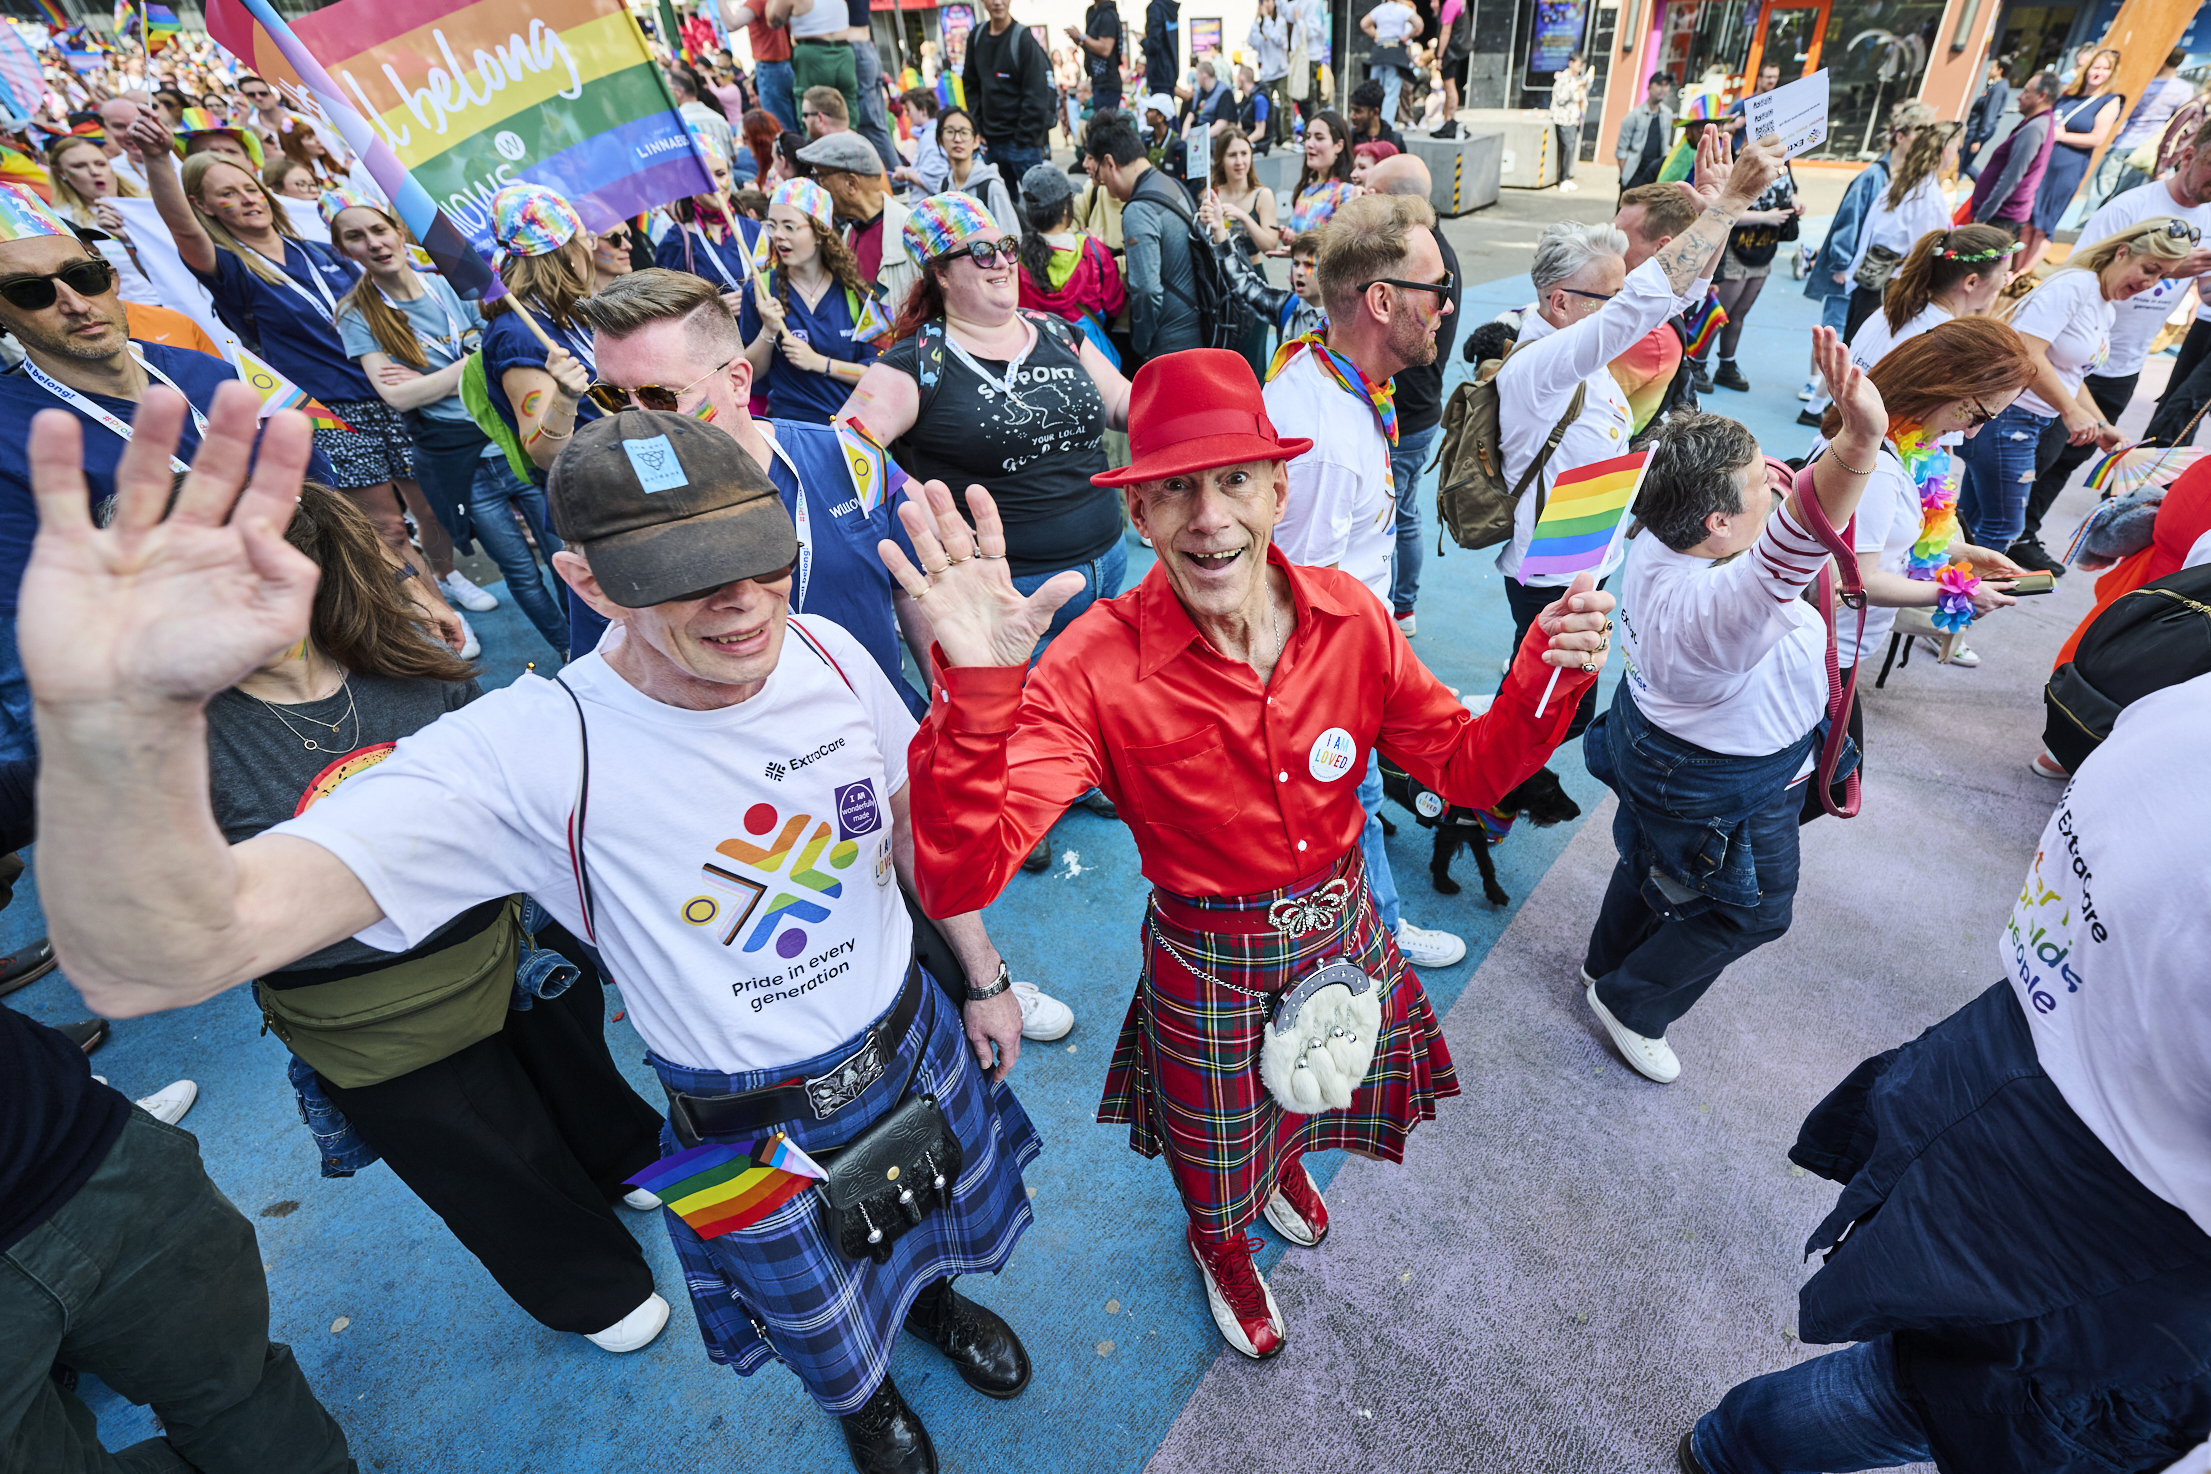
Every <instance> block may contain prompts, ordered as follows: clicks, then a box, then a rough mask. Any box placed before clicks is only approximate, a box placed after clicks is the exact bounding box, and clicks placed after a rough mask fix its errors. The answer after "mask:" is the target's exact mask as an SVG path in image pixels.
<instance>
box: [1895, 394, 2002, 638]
mask: <svg viewBox="0 0 2211 1474" xmlns="http://www.w3.org/2000/svg"><path fill="white" fill-rule="evenodd" d="M1889 440H1890V442H1891V443H1892V444H1893V445H1895V447H1896V455H1897V459H1899V460H1900V461H1902V462H1903V464H1904V474H1905V475H1906V476H1908V477H1910V478H1911V481H1912V484H1913V485H1914V486H1916V487H1917V488H1918V489H1919V536H1918V538H1916V539H1915V540H1914V541H1913V543H1912V552H1911V561H1910V563H1909V565H1908V566H1907V567H1906V568H1905V573H1906V575H1907V576H1909V577H1911V578H1916V579H1918V580H1920V581H1921V582H1923V583H1926V582H1932V583H1933V584H1934V585H1935V588H1936V594H1935V612H1934V616H1933V618H1934V623H1935V628H1936V629H1939V630H1941V631H1942V632H1943V633H1945V634H1955V633H1957V632H1958V631H1960V630H1963V629H1964V628H1965V627H1966V626H1967V625H1969V624H1971V623H1972V622H1973V595H1974V594H1975V593H1976V592H1977V591H1978V590H1979V589H1980V587H1981V580H1980V579H1979V577H1978V576H1976V575H1975V574H1974V572H1973V569H1972V566H1971V565H1970V564H1968V563H1966V562H1965V560H1963V559H1962V558H1961V559H1958V560H1956V561H1952V559H1951V557H1950V544H1951V543H1953V542H1955V541H1956V540H1957V536H1958V490H1957V481H1956V477H1955V476H1954V474H1953V471H1952V467H1953V464H1954V463H1953V462H1952V460H1951V458H1950V452H1949V451H1947V450H1944V449H1943V448H1942V446H1941V445H1939V444H1936V443H1932V442H1930V441H1929V440H1928V438H1927V432H1926V430H1925V429H1924V428H1923V427H1921V426H1918V425H1912V426H1909V427H1907V428H1905V429H1902V430H1897V431H1891V432H1890V435H1889Z"/></svg>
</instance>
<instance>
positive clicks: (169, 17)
mask: <svg viewBox="0 0 2211 1474" xmlns="http://www.w3.org/2000/svg"><path fill="white" fill-rule="evenodd" d="M145 19H146V36H145V40H146V54H147V55H148V56H159V55H160V54H161V51H162V48H163V47H165V46H167V45H168V44H169V43H170V42H172V41H174V40H176V39H177V37H178V36H180V35H182V34H183V33H184V26H183V24H182V23H181V22H179V21H178V20H177V13H176V12H175V11H174V10H171V9H170V8H169V7H168V6H166V5H154V4H151V3H149V4H147V5H146V7H145Z"/></svg>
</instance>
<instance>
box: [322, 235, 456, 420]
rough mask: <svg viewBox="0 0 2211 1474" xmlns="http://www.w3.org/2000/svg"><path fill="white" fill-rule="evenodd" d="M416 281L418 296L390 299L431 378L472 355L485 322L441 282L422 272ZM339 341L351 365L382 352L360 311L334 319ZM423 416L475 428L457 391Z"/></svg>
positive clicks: (428, 407) (428, 406) (424, 409)
mask: <svg viewBox="0 0 2211 1474" xmlns="http://www.w3.org/2000/svg"><path fill="white" fill-rule="evenodd" d="M416 279H417V280H418V281H420V282H421V283H422V288H423V290H422V295H421V296H419V297H416V298H414V299H412V300H411V301H400V300H397V299H394V300H393V301H392V304H391V305H392V306H394V307H396V308H398V309H399V310H400V312H401V313H403V314H405V316H406V318H407V322H408V325H409V326H411V327H412V328H413V329H414V330H415V341H416V342H418V343H420V344H421V345H422V356H423V358H424V360H425V361H426V366H425V367H424V369H423V372H424V373H429V374H434V373H436V372H437V371H438V370H439V369H441V368H446V367H448V366H449V365H451V364H452V363H454V362H455V361H456V360H459V359H462V358H466V357H467V356H468V355H469V354H470V353H472V352H474V351H475V349H476V347H477V344H478V343H479V342H480V341H481V340H482V338H483V332H484V318H483V314H482V313H480V312H478V311H477V310H476V304H475V303H473V302H464V301H462V300H461V296H460V294H459V293H458V292H456V291H454V290H453V284H452V283H451V282H448V281H447V280H446V279H445V278H444V277H442V276H435V275H432V274H431V273H429V272H426V271H425V272H418V273H416ZM364 290H372V289H369V288H364ZM338 341H339V342H340V343H342V344H344V346H345V351H346V355H347V356H348V357H350V358H352V359H353V360H354V361H355V362H359V361H360V360H361V359H362V358H364V357H366V356H367V355H369V354H371V353H384V352H385V348H384V345H383V344H381V343H379V342H377V341H376V335H375V334H374V333H372V332H370V331H369V325H368V319H367V318H365V317H363V316H362V315H361V314H360V312H359V311H358V310H350V311H346V312H342V313H340V314H338ZM392 361H393V362H394V363H399V364H400V366H401V367H402V368H407V367H412V365H409V364H406V363H403V362H401V360H399V359H397V358H394V359H393V360H392ZM422 412H423V413H424V414H426V415H430V416H432V417H433V418H436V419H440V420H455V421H463V422H466V423H469V424H473V423H475V417H474V416H472V415H470V414H469V412H468V406H467V405H465V404H463V403H461V396H460V394H459V392H458V391H456V392H454V393H452V394H448V395H447V396H446V397H445V398H443V399H441V400H439V401H438V402H437V403H435V404H426V405H424V406H423V407H422Z"/></svg>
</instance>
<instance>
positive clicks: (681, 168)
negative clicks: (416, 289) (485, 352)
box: [206, 0, 714, 295]
mask: <svg viewBox="0 0 2211 1474" xmlns="http://www.w3.org/2000/svg"><path fill="white" fill-rule="evenodd" d="M206 9H207V27H208V31H209V33H210V34H211V35H213V36H214V37H215V39H216V40H217V41H218V42H220V43H221V44H222V45H223V47H224V48H225V49H226V50H228V51H230V52H232V53H233V54H235V55H236V56H237V57H238V58H239V59H240V60H241V61H243V62H245V63H246V64H247V65H248V66H249V67H251V68H252V69H253V70H254V71H255V72H257V73H258V74H260V75H261V76H263V77H265V78H267V79H268V80H269V81H271V82H272V83H276V84H277V85H278V86H279V87H286V86H296V87H299V88H300V89H301V90H303V91H305V92H307V93H309V94H311V95H312V96H313V98H314V100H315V102H316V103H317V105H319V106H320V107H321V108H322V109H323V111H324V112H325V113H327V114H328V115H329V117H330V119H331V121H332V123H333V124H334V125H335V126H336V127H337V128H338V130H339V131H340V132H341V133H343V134H344V135H345V139H346V142H347V143H348V144H350V145H352V146H353V148H354V150H355V151H356V152H357V153H359V154H360V155H361V156H362V158H363V160H364V161H365V162H366V163H367V165H368V167H369V172H370V173H371V174H372V175H374V176H375V178H376V182H377V184H378V185H379V186H380V187H381V188H382V189H383V190H384V192H385V193H386V194H388V195H390V196H391V199H392V202H393V204H394V205H395V206H397V207H398V209H399V212H400V216H401V218H402V219H404V220H405V221H406V223H407V227H408V229H409V230H411V231H412V232H413V233H414V235H415V238H416V239H417V240H419V241H421V242H422V244H423V246H424V247H425V248H426V249H428V250H429V252H430V254H431V256H432V257H433V258H435V259H436V260H437V262H438V267H439V270H441V271H444V272H445V273H446V275H447V276H448V277H449V278H452V280H453V285H454V286H455V287H456V288H458V289H459V290H460V291H462V292H463V293H464V294H467V295H474V293H475V290H479V289H482V288H483V287H484V286H486V285H487V284H488V283H489V282H490V280H491V276H490V269H489V267H488V266H487V265H485V264H483V262H482V261H481V260H479V261H478V262H477V264H476V265H475V267H474V269H473V272H472V273H470V279H469V280H465V281H464V280H463V279H462V278H461V277H460V276H457V275H455V271H456V266H455V265H449V264H448V262H449V261H454V260H456V252H455V250H454V247H455V246H456V245H457V244H461V243H462V242H463V240H465V244H466V245H467V246H472V247H473V248H474V252H473V254H476V255H478V256H479V257H484V258H488V257H489V255H490V254H491V249H492V239H491V200H492V197H493V196H494V195H496V194H497V193H498V192H499V191H500V190H501V189H502V188H504V187H505V186H507V185H509V184H517V183H530V184H542V185H544V186H545V187H546V188H548V189H551V190H553V191H555V192H556V193H558V194H560V195H561V196H562V197H564V198H565V199H567V201H568V202H569V203H570V204H572V205H574V206H575V207H576V213H577V214H579V215H581V216H582V217H583V223H584V224H585V225H586V226H587V227H589V228H590V229H592V230H609V229H612V228H613V227H614V226H616V225H619V224H621V223H622V222H623V221H624V220H627V219H629V218H630V217H631V216H634V215H636V214H638V213H640V212H642V211H645V210H650V209H653V208H654V207H656V206H659V205H665V204H668V203H670V202H672V201H674V200H678V199H681V198H683V197H685V196H687V195H694V194H706V193H709V192H711V191H712V189H713V187H714V186H713V183H712V182H711V181H710V180H709V179H708V177H707V173H706V166H705V165H704V164H703V163H702V162H701V161H700V159H699V156H698V153H697V151H696V150H695V149H694V148H693V147H692V144H691V137H690V134H689V133H688V132H687V131H686V130H685V128H684V125H683V118H682V116H681V115H680V114H678V113H677V112H676V105H675V99H674V98H673V97H672V96H671V95H670V94H669V92H668V86H667V83H666V81H665V80H664V79H663V78H662V76H661V73H660V68H659V67H658V66H657V65H656V64H655V63H654V61H653V58H652V55H651V53H649V52H648V51H647V50H646V48H645V38H644V36H643V34H642V33H641V32H640V31H639V30H638V28H637V22H636V21H635V20H633V19H632V18H631V17H630V13H629V11H628V10H626V9H625V8H624V7H623V5H622V3H621V0H474V3H469V0H338V3H337V4H335V5H330V6H326V7H324V8H323V9H320V10H315V11H312V12H310V13H308V14H306V15H303V16H301V17H299V18H298V19H297V20H296V21H292V22H290V23H287V22H286V21H285V20H284V19H283V18H282V17H281V16H279V15H278V14H277V13H276V11H275V9H274V8H273V6H272V5H271V4H270V0H208V3H207V7H206ZM387 176H389V178H387ZM439 227H442V230H441V229H440V228H439ZM461 265H462V267H463V268H464V269H465V263H462V264H461Z"/></svg>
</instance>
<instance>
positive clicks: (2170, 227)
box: [2146, 216, 2203, 246]
mask: <svg viewBox="0 0 2211 1474" xmlns="http://www.w3.org/2000/svg"><path fill="white" fill-rule="evenodd" d="M2163 228H2164V231H2165V234H2166V235H2168V236H2171V237H2172V238H2173V239H2174V240H2176V241H2186V242H2187V243H2188V244H2189V245H2191V246H2192V245H2194V244H2196V243H2197V242H2198V241H2200V240H2202V239H2203V231H2202V229H2201V228H2200V227H2197V226H2194V225H2190V224H2189V223H2188V222H2187V221H2185V220H2182V219H2180V218H2179V217H2178V216H2174V217H2173V218H2171V219H2169V220H2167V221H2166V222H2165V224H2164V227H2163ZM2155 233H2156V232H2155V231H2150V232H2146V234H2155Z"/></svg>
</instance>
